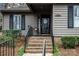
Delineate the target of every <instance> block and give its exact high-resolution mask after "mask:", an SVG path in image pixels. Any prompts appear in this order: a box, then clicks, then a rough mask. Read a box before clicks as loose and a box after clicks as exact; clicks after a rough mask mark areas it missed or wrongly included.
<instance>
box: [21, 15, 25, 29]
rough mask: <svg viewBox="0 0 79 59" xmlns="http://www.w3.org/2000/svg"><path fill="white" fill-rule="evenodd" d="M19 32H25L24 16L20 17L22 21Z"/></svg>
mask: <svg viewBox="0 0 79 59" xmlns="http://www.w3.org/2000/svg"><path fill="white" fill-rule="evenodd" d="M21 30H25V15H22V19H21Z"/></svg>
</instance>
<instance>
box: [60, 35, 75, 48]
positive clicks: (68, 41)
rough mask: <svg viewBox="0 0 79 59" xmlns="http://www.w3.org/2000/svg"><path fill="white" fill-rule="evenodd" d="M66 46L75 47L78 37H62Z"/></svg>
mask: <svg viewBox="0 0 79 59" xmlns="http://www.w3.org/2000/svg"><path fill="white" fill-rule="evenodd" d="M61 40H62V43H63V46H64V48H75V43H76V37H75V36H74V37H73V36H65V37H61Z"/></svg>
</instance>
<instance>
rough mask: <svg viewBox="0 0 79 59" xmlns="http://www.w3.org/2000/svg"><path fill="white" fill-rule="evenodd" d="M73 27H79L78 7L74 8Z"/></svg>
mask: <svg viewBox="0 0 79 59" xmlns="http://www.w3.org/2000/svg"><path fill="white" fill-rule="evenodd" d="M74 27H79V6H78V5H77V6H76V5H75V6H74Z"/></svg>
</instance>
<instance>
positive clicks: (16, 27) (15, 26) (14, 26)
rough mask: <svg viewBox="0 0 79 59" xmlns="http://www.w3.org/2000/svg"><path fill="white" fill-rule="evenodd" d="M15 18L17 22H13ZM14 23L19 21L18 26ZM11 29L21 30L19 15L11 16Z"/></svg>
mask: <svg viewBox="0 0 79 59" xmlns="http://www.w3.org/2000/svg"><path fill="white" fill-rule="evenodd" d="M15 17H18V20H15ZM19 17H20V19H19ZM16 21H19V24H18V22H16ZM17 24H18V25H17ZM18 26H19V28H18ZM13 29H14V30H21V15H13Z"/></svg>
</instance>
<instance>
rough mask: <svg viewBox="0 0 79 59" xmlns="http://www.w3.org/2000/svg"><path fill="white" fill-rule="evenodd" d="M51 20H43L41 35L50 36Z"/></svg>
mask: <svg viewBox="0 0 79 59" xmlns="http://www.w3.org/2000/svg"><path fill="white" fill-rule="evenodd" d="M49 20H50V19H49V18H45V17H44V18H41V34H49V33H50V23H49Z"/></svg>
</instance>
